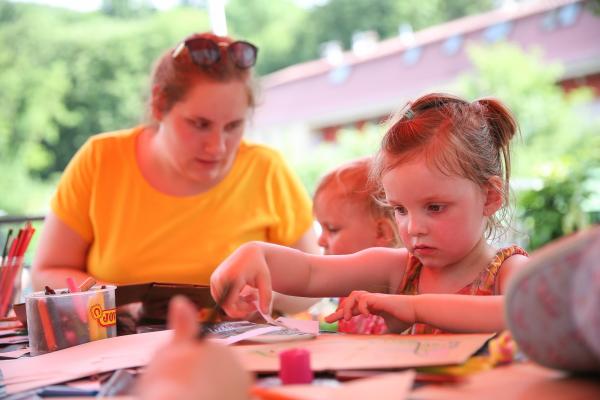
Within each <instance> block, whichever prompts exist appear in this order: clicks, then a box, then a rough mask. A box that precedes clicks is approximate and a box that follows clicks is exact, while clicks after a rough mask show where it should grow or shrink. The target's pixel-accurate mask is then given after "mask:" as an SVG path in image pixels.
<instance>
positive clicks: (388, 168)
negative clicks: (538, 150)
mask: <svg viewBox="0 0 600 400" xmlns="http://www.w3.org/2000/svg"><path fill="white" fill-rule="evenodd" d="M516 130H517V125H516V122H515V120H514V119H513V117H512V115H511V114H510V112H509V111H508V109H507V108H506V107H505V106H504V105H502V103H500V102H499V101H497V100H493V99H481V100H477V101H474V102H472V103H469V102H467V101H465V100H462V99H460V98H457V97H454V96H450V95H446V94H437V93H433V94H428V95H426V96H423V97H421V98H419V99H417V100H416V101H414V102H413V103H409V104H408V105H407V106H406V107H405V108H404V109H403V110H402V111H401V113H400V117H399V119H398V120H397V122H396V123H394V124H393V125H392V127H391V128H390V129H389V130H388V132H387V133H386V135H385V137H384V138H383V142H382V146H381V150H380V152H379V154H378V157H377V159H376V162H375V165H374V169H373V175H374V177H375V178H376V179H377V180H378V181H380V182H381V184H382V186H383V189H384V192H385V201H386V202H387V204H388V205H389V206H390V207H392V208H393V210H394V213H395V218H396V223H397V226H398V231H399V233H400V238H401V240H402V242H403V244H404V246H406V248H402V249H389V248H373V249H367V250H364V251H361V252H358V253H354V254H350V255H341V256H317V255H311V254H306V253H302V252H300V251H295V250H292V249H287V248H284V247H281V246H276V245H272V244H267V243H257V242H253V243H249V244H246V245H243V246H241V247H240V248H239V249H238V250H237V251H236V252H234V253H233V254H232V255H231V256H230V257H228V258H227V259H226V260H225V261H224V262H223V263H222V264H221V265H220V266H219V267H218V268H217V270H216V271H215V272H214V273H213V275H212V277H211V290H212V293H213V296H214V297H215V298H220V296H221V294H222V293H223V291H224V289H225V288H228V289H229V292H228V293H229V295H228V296H227V299H226V301H225V304H224V308H225V310H226V311H227V312H228V313H229V314H230V315H231V316H233V317H244V316H245V315H246V314H247V313H249V312H250V311H252V306H251V304H249V303H248V302H246V301H245V299H244V298H243V297H240V296H239V293H240V291H241V290H242V288H243V287H245V286H246V285H249V286H252V287H255V288H258V290H259V296H260V306H261V308H262V309H263V310H268V305H269V301H270V298H271V289H272V288H273V289H274V290H277V291H279V292H282V293H287V294H292V295H302V296H313V297H318V296H347V295H348V294H349V293H350V292H352V291H353V290H359V292H353V293H352V294H351V295H350V296H349V298H348V299H347V301H346V302H345V304H344V305H343V307H342V308H340V309H338V311H336V313H334V314H332V315H331V316H330V318H329V320H330V321H332V320H336V319H340V318H344V319H349V318H350V317H351V316H352V315H353V314H358V313H367V312H370V313H375V314H381V315H382V316H383V317H384V318H386V323H387V324H388V327H389V328H390V330H392V331H404V330H405V329H407V328H409V327H412V332H413V333H425V332H439V331H460V332H493V331H498V330H501V329H504V326H505V323H504V317H503V303H502V300H503V297H502V296H499V295H501V294H503V293H504V291H505V289H506V283H507V281H508V278H509V276H510V275H511V274H512V273H513V271H514V270H515V269H517V268H519V267H520V266H521V265H522V264H524V263H525V261H526V259H527V258H526V253H525V251H524V250H522V249H520V248H518V247H516V246H512V247H508V248H504V249H495V248H493V247H492V246H491V245H490V244H489V243H488V241H487V240H486V239H488V238H490V237H491V235H492V234H493V233H494V230H495V228H496V227H497V226H498V224H499V218H498V216H499V215H500V214H501V213H500V211H501V210H503V209H504V207H505V206H506V205H507V201H508V188H509V176H510V157H509V142H510V140H511V139H512V137H513V136H514V135H515V133H516ZM367 291H368V292H377V293H367ZM389 294H392V295H393V296H389ZM402 294H408V295H410V296H403V295H402ZM456 294H460V295H462V296H457V295H456ZM464 295H475V296H464ZM494 295H496V296H494ZM423 324H424V325H423Z"/></svg>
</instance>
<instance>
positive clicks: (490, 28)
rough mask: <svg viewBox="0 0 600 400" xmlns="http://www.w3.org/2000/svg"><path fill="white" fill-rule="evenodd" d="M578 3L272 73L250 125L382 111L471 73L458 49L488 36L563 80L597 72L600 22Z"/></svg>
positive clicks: (491, 16)
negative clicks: (555, 68) (548, 64)
mask: <svg viewBox="0 0 600 400" xmlns="http://www.w3.org/2000/svg"><path fill="white" fill-rule="evenodd" d="M583 5H584V2H582V1H578V0H546V1H542V2H533V3H526V4H520V5H516V6H514V7H513V8H510V9H498V10H494V11H491V12H488V13H484V14H479V15H474V16H469V17H465V18H461V19H457V20H454V21H450V22H448V23H444V24H441V25H437V26H434V27H431V28H427V29H424V30H422V31H419V32H416V33H414V36H413V38H412V40H411V42H410V43H407V42H406V41H403V40H402V39H400V38H393V39H388V40H384V41H381V42H379V43H378V44H377V47H376V49H375V51H373V52H372V53H370V54H369V55H368V56H364V57H359V56H357V55H355V54H354V53H352V52H346V53H344V60H345V61H344V63H343V64H342V65H341V66H337V67H336V66H332V65H331V64H329V63H328V62H327V61H325V60H324V59H321V60H315V61H310V62H306V63H302V64H297V65H294V66H291V67H288V68H285V69H283V70H280V71H277V72H274V73H272V74H270V75H268V76H266V77H264V78H263V81H262V84H263V95H262V104H261V105H260V106H259V107H258V108H257V110H256V115H255V118H254V128H255V129H258V130H262V129H272V128H275V127H279V126H285V125H290V124H295V123H301V124H307V125H309V126H311V127H313V128H318V127H323V126H330V125H337V124H344V123H348V122H352V121H356V120H360V119H365V118H372V117H376V116H380V115H382V114H387V113H389V112H391V111H393V110H396V109H398V108H399V106H401V105H402V104H403V103H404V102H405V101H406V99H408V98H411V97H414V96H415V95H419V94H421V93H423V92H425V91H426V90H428V89H429V88H433V87H440V86H442V85H444V84H447V83H449V82H451V81H452V80H453V79H454V78H456V76H457V75H458V74H461V73H464V72H465V71H467V70H468V69H469V68H471V64H470V61H469V60H468V58H467V55H466V53H465V52H464V48H465V44H468V43H469V42H484V41H486V40H488V41H489V39H486V37H488V36H490V35H491V36H494V35H496V37H497V38H502V37H505V38H506V39H507V40H509V41H511V42H514V43H517V44H519V45H521V46H522V47H523V48H524V49H531V48H533V47H538V48H540V49H541V50H542V52H543V55H544V57H545V59H547V60H549V61H560V62H561V63H562V64H563V65H565V67H566V68H567V74H568V75H569V77H572V76H578V75H580V76H585V75H588V74H591V73H594V72H598V71H600V45H598V40H599V39H600V18H599V17H598V16H595V15H593V14H592V13H590V11H589V10H587V9H586V8H585V7H583ZM552 26H554V27H553V28H552ZM503 35H506V36H503ZM452 44H454V45H458V46H459V47H458V51H457V52H456V53H454V54H448V53H447V52H445V50H444V48H445V47H444V46H448V47H446V48H451V47H452Z"/></svg>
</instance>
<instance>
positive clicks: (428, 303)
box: [326, 291, 505, 333]
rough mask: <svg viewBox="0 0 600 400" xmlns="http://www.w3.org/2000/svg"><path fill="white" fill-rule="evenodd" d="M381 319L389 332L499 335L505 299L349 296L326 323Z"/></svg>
mask: <svg viewBox="0 0 600 400" xmlns="http://www.w3.org/2000/svg"><path fill="white" fill-rule="evenodd" d="M368 313H370V314H379V315H382V316H383V317H384V318H385V320H386V323H387V324H388V326H389V327H390V330H392V331H395V332H398V329H394V327H395V326H399V330H400V331H401V330H403V329H404V328H406V326H407V325H412V324H414V323H424V324H428V325H433V326H435V327H437V328H439V329H441V330H443V331H447V332H465V333H469V332H477V333H479V332H498V331H501V330H503V329H504V328H505V322H504V296H469V295H459V294H420V295H389V294H388V295H386V294H379V293H368V292H364V291H356V292H352V294H350V296H349V297H348V298H347V299H346V301H345V302H344V304H343V307H341V308H339V309H338V310H337V311H336V312H335V313H333V314H331V315H329V316H328V317H327V318H326V321H327V322H333V321H337V320H339V319H342V318H344V319H346V320H348V319H350V318H351V317H352V316H353V315H358V314H368Z"/></svg>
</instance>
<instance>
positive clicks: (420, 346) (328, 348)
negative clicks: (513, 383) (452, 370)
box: [233, 334, 492, 372]
mask: <svg viewBox="0 0 600 400" xmlns="http://www.w3.org/2000/svg"><path fill="white" fill-rule="evenodd" d="M491 337H492V334H460V335H342V334H338V335H320V336H319V337H318V338H316V339H313V340H308V341H297V342H284V343H277V344H260V345H237V346H234V347H233V349H234V351H235V352H236V353H237V355H238V357H239V358H240V359H241V361H242V363H243V365H244V367H245V368H246V369H248V370H250V371H254V372H275V371H278V370H279V356H278V354H279V352H280V351H282V350H286V349H289V348H304V349H307V350H308V351H310V354H311V367H312V369H313V370H315V371H325V370H348V369H394V368H410V367H424V366H432V365H447V364H459V363H463V362H464V361H466V360H467V358H469V357H470V356H471V355H472V354H473V353H474V352H475V351H477V350H478V349H479V348H480V347H481V346H483V344H484V343H485V342H486V340H488V339H489V338H491Z"/></svg>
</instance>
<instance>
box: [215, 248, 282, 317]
mask: <svg viewBox="0 0 600 400" xmlns="http://www.w3.org/2000/svg"><path fill="white" fill-rule="evenodd" d="M253 289H255V290H253ZM256 290H258V293H256ZM210 292H211V294H212V296H213V298H214V299H215V301H216V302H218V303H219V304H220V305H221V307H222V308H223V310H224V311H225V312H226V313H227V315H229V316H230V317H233V318H247V317H248V316H249V315H251V314H252V313H253V312H255V311H256V305H255V304H256V300H257V298H258V302H259V305H260V308H261V310H262V311H263V312H264V313H265V314H270V312H271V310H270V308H271V299H272V289H271V273H270V271H269V268H268V266H267V262H266V260H265V255H264V252H263V250H262V248H261V246H260V244H258V243H253V242H251V243H247V244H245V245H243V246H240V247H239V248H238V249H237V250H236V251H235V252H234V253H233V254H231V255H230V256H229V257H227V258H226V259H225V261H223V262H222V263H221V265H219V267H218V268H217V269H216V270H215V272H213V274H212V276H211V277H210ZM224 296H225V298H223V297H224Z"/></svg>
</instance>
